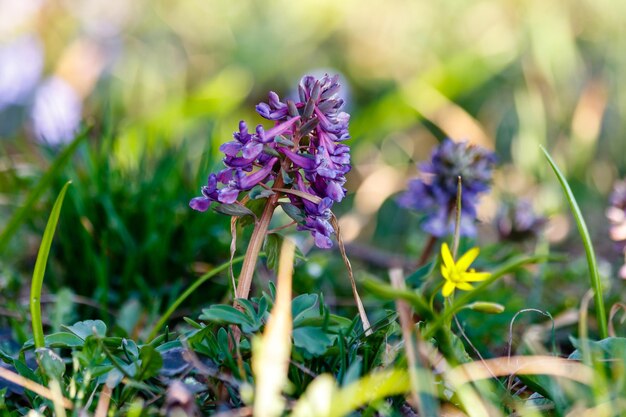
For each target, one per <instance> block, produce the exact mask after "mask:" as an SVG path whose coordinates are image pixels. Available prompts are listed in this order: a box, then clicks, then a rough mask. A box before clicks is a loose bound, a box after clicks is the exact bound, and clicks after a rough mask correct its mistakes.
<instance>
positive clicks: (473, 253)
mask: <svg viewBox="0 0 626 417" xmlns="http://www.w3.org/2000/svg"><path fill="white" fill-rule="evenodd" d="M479 253H480V249H478V248H477V247H476V248H472V249H470V250H468V251H467V252H465V254H464V255H463V256H461V259H459V261H458V262H457V263H456V267H457V269H458V270H459V271H461V272H463V271H467V268H469V266H470V265H471V264H472V262H474V261H475V260H476V258H477V257H478V254H479Z"/></svg>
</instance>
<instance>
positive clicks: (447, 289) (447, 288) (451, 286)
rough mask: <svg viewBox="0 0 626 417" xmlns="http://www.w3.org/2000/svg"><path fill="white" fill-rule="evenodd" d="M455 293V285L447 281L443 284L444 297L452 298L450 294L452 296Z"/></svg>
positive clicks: (442, 293)
mask: <svg viewBox="0 0 626 417" xmlns="http://www.w3.org/2000/svg"><path fill="white" fill-rule="evenodd" d="M453 291H454V284H453V283H452V282H450V281H446V283H445V284H443V289H442V290H441V295H443V296H444V297H450V294H452V292H453Z"/></svg>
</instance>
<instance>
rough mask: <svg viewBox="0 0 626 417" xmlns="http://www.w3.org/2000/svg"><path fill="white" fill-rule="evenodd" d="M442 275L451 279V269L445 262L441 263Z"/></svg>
mask: <svg viewBox="0 0 626 417" xmlns="http://www.w3.org/2000/svg"><path fill="white" fill-rule="evenodd" d="M441 275H442V276H443V277H444V278H445V279H446V280H450V270H449V269H448V268H447V267H446V266H445V265H444V264H441Z"/></svg>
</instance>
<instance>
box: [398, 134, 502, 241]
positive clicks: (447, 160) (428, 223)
mask: <svg viewBox="0 0 626 417" xmlns="http://www.w3.org/2000/svg"><path fill="white" fill-rule="evenodd" d="M495 162H496V156H495V154H494V153H493V152H490V151H488V150H487V149H484V148H481V147H479V146H474V145H470V144H469V143H468V142H454V141H452V140H450V139H445V140H444V141H443V142H441V144H439V146H437V147H436V148H435V150H434V151H433V153H432V155H431V159H430V161H428V162H426V163H423V164H421V165H420V169H421V173H422V178H416V179H413V180H411V181H410V182H409V184H408V190H407V191H406V192H405V193H403V194H402V195H401V196H400V197H399V199H398V202H399V203H400V205H402V206H403V207H407V208H410V209H413V210H416V211H418V212H420V213H422V214H424V215H425V219H424V222H423V224H422V228H423V229H424V231H426V232H428V233H429V234H431V235H433V236H437V237H442V236H445V235H446V234H448V233H452V232H453V231H454V207H455V202H456V194H457V184H458V177H459V176H460V177H461V180H462V185H463V193H462V198H461V200H462V201H461V203H462V204H461V207H462V209H461V225H460V226H461V227H460V229H461V230H460V233H461V235H464V236H473V235H475V233H476V226H475V224H474V222H475V219H476V204H477V203H478V197H479V195H480V194H481V193H483V192H485V191H487V190H488V189H489V184H490V182H491V174H492V170H493V166H494V164H495Z"/></svg>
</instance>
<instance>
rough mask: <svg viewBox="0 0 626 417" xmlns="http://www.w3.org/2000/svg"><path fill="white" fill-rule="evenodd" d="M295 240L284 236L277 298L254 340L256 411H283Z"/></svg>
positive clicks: (265, 416)
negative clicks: (258, 335) (261, 333)
mask: <svg viewBox="0 0 626 417" xmlns="http://www.w3.org/2000/svg"><path fill="white" fill-rule="evenodd" d="M295 250H296V246H295V244H294V243H293V242H292V241H291V240H289V239H285V240H284V242H283V245H282V248H281V251H280V258H279V262H278V278H277V288H276V302H275V303H274V308H272V313H271V316H270V318H269V320H268V322H267V325H266V327H265V331H264V333H263V336H262V338H261V340H260V341H259V340H255V341H254V344H255V346H254V349H253V354H254V356H253V358H252V370H253V372H254V375H255V383H256V386H255V393H254V415H255V416H257V417H274V416H279V415H281V413H282V411H283V409H284V406H285V400H284V398H283V396H282V395H281V394H282V391H283V389H284V388H285V385H286V384H287V382H288V381H287V371H288V368H289V358H290V357H291V332H292V317H291V282H292V275H293V262H294V258H295Z"/></svg>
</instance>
